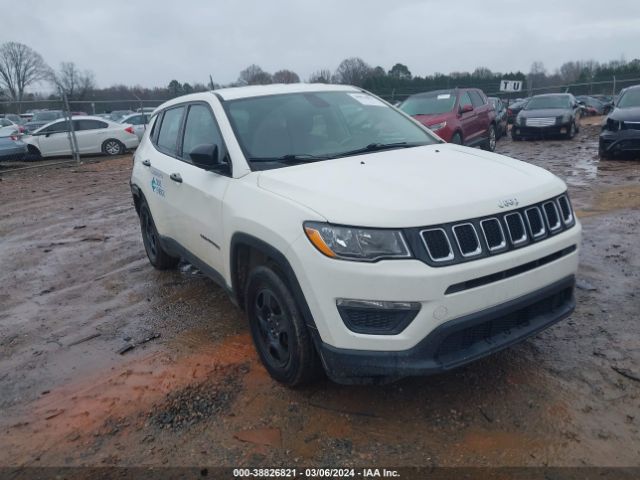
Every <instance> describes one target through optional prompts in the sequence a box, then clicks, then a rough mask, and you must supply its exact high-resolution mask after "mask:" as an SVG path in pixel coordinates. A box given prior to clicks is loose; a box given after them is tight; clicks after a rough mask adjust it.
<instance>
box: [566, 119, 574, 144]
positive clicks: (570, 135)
mask: <svg viewBox="0 0 640 480" xmlns="http://www.w3.org/2000/svg"><path fill="white" fill-rule="evenodd" d="M575 136H576V123H575V122H571V125H569V131H568V132H567V137H566V138H567V140H572V139H573V137H575Z"/></svg>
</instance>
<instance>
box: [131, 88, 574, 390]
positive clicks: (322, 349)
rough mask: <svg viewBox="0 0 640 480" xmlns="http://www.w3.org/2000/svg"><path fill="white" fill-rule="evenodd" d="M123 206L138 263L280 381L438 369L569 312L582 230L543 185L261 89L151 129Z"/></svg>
mask: <svg viewBox="0 0 640 480" xmlns="http://www.w3.org/2000/svg"><path fill="white" fill-rule="evenodd" d="M131 190H132V192H133V198H134V202H135V207H136V210H137V212H138V214H139V217H140V223H141V227H142V238H143V241H144V246H145V249H146V252H147V255H148V257H149V261H150V262H151V264H152V265H153V266H154V267H156V268H159V269H167V268H172V267H175V266H176V265H177V263H178V261H179V258H180V257H182V258H184V259H186V260H187V261H189V262H191V263H192V264H193V265H195V266H197V267H198V268H199V269H200V270H202V271H203V272H204V273H205V274H207V275H208V276H209V277H211V278H212V279H213V280H215V281H217V282H218V283H219V284H220V285H221V286H222V287H223V288H225V289H226V290H227V291H228V293H229V295H230V296H231V298H232V299H233V301H234V302H235V303H236V304H237V305H238V306H239V307H240V308H242V309H243V310H244V311H245V312H246V314H247V316H248V318H249V325H250V330H251V334H252V336H253V340H254V342H255V346H256V349H257V351H258V353H259V355H260V358H261V359H262V361H263V363H264V365H265V367H266V368H267V370H268V371H269V373H270V374H271V375H272V376H273V378H275V379H276V380H278V381H280V382H282V383H284V384H287V385H297V384H301V383H303V382H306V381H309V380H311V379H312V378H313V377H314V375H315V374H316V373H317V372H318V371H319V370H320V369H321V368H323V369H324V370H325V371H326V373H327V374H328V375H329V377H330V378H332V379H333V380H335V381H337V382H342V383H354V382H363V381H368V382H381V381H388V380H389V379H394V378H399V377H403V376H409V375H424V374H431V373H435V372H440V371H444V370H448V369H451V368H455V367H458V366H460V365H463V364H466V363H468V362H470V361H473V360H476V359H478V358H480V357H483V356H485V355H488V354H490V353H492V352H495V351H497V350H500V349H503V348H506V347H508V346H510V345H512V344H514V343H516V342H519V341H521V340H523V339H524V338H527V337H529V336H531V335H534V334H535V333H537V332H539V331H541V330H542V329H544V328H546V327H548V326H549V325H551V324H553V323H554V322H557V321H558V320H560V319H562V318H565V317H567V316H568V315H569V314H570V313H571V312H572V311H573V309H574V306H575V302H574V296H573V289H574V275H575V272H576V269H577V265H578V248H579V242H580V231H581V227H580V224H579V223H578V220H577V219H576V218H575V215H574V213H573V210H572V207H571V203H570V202H569V198H568V196H567V188H566V185H565V184H564V183H563V182H562V181H561V180H560V179H558V178H557V177H555V176H554V175H552V174H551V173H549V172H548V171H546V170H543V169H541V168H538V167H535V166H532V165H529V164H527V163H524V162H520V161H517V160H513V159H511V158H507V157H503V156H501V155H497V154H494V153H489V152H483V151H480V150H475V149H471V148H466V147H462V146H458V145H453V144H447V143H444V142H443V141H442V140H441V139H440V138H439V137H437V136H436V135H435V134H433V133H432V132H430V131H429V130H428V129H426V128H425V127H423V126H421V125H420V124H418V123H417V122H415V121H414V120H412V119H411V118H410V117H408V116H406V115H405V114H404V113H402V112H401V111H399V110H397V109H396V108H394V107H392V106H390V105H389V104H387V103H386V102H384V101H382V100H380V99H379V98H378V97H375V96H373V95H371V94H369V93H368V92H366V91H364V90H361V89H359V88H356V87H350V86H337V85H309V84H295V85H269V86H255V87H241V88H228V89H221V90H215V91H212V92H206V93H197V94H192V95H186V96H183V97H179V98H175V99H173V100H170V101H168V102H166V103H165V104H163V105H162V106H160V107H159V108H158V109H157V110H156V111H155V112H154V114H153V118H152V119H151V121H150V124H149V128H148V129H147V131H146V132H145V134H144V136H143V138H142V141H141V144H140V147H139V148H138V150H137V151H136V154H135V159H134V166H133V173H132V176H131Z"/></svg>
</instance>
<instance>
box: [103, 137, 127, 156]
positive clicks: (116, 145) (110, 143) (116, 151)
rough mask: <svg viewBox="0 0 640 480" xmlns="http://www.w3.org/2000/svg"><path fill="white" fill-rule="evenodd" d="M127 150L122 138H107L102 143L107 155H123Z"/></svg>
mask: <svg viewBox="0 0 640 480" xmlns="http://www.w3.org/2000/svg"><path fill="white" fill-rule="evenodd" d="M125 150H126V148H125V146H124V145H123V144H122V142H121V141H120V140H116V139H115V138H110V139H109V140H105V141H104V143H103V144H102V152H103V153H106V154H107V155H122V154H123V153H124V151H125Z"/></svg>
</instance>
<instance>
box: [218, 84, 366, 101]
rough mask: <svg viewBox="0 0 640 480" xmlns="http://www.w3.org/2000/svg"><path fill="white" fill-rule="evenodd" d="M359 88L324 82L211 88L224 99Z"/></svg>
mask: <svg viewBox="0 0 640 480" xmlns="http://www.w3.org/2000/svg"><path fill="white" fill-rule="evenodd" d="M354 90H355V91H357V90H360V89H359V88H358V87H352V86H351V85H330V84H326V83H286V84H285V83H275V84H271V85H251V86H247V87H230V88H220V89H218V90H213V93H216V94H218V95H220V96H221V97H222V98H223V99H224V100H236V99H238V98H247V97H260V96H263V95H278V94H283V93H301V92H319V91H321V92H353V91H354Z"/></svg>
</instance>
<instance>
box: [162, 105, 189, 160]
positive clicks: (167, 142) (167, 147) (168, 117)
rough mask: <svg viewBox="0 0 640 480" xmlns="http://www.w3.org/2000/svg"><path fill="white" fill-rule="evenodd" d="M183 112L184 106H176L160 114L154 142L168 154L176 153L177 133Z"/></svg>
mask: <svg viewBox="0 0 640 480" xmlns="http://www.w3.org/2000/svg"><path fill="white" fill-rule="evenodd" d="M183 113H184V107H177V108H172V109H170V110H167V111H166V112H164V115H163V116H162V123H161V124H160V131H159V132H158V140H157V142H156V144H157V145H158V148H159V149H161V150H162V151H163V152H165V153H166V154H168V155H177V153H178V134H179V133H180V124H181V123H182V115H183Z"/></svg>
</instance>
